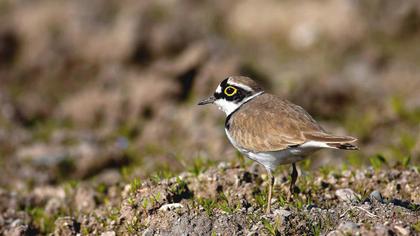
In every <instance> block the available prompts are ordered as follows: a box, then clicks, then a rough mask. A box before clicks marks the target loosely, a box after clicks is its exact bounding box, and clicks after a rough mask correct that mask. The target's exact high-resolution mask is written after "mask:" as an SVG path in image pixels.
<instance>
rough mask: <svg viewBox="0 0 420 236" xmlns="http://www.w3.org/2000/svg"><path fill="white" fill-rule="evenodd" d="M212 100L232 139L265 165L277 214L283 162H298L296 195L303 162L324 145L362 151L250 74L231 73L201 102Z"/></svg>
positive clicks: (294, 175) (293, 179) (351, 139)
mask: <svg viewBox="0 0 420 236" xmlns="http://www.w3.org/2000/svg"><path fill="white" fill-rule="evenodd" d="M206 104H215V105H216V106H217V107H218V108H219V109H220V110H222V111H223V112H224V113H225V114H226V120H225V127H224V128H225V133H226V135H227V137H228V139H229V141H230V143H231V144H232V145H233V146H234V147H235V148H236V149H237V150H238V151H239V152H240V153H242V154H243V155H244V156H246V157H248V158H250V159H251V160H253V161H256V162H257V163H259V164H261V165H262V166H264V167H265V169H266V171H267V175H268V177H269V185H268V196H267V208H266V213H267V214H269V213H270V212H271V198H272V192H273V185H274V176H273V172H274V170H275V169H276V168H277V167H278V166H279V165H286V164H292V173H291V182H290V188H289V190H290V191H289V193H288V195H289V199H291V198H292V196H293V194H294V190H295V184H296V180H297V177H298V172H297V169H296V163H297V162H299V161H302V160H304V159H305V158H306V157H307V156H308V155H309V154H311V153H313V152H315V151H318V150H320V149H343V150H358V147H357V146H356V145H355V144H352V143H354V142H356V141H357V138H354V137H351V136H339V135H333V134H330V133H328V132H327V131H325V130H324V129H323V128H322V127H321V125H319V124H318V123H317V122H316V121H315V120H314V118H312V116H311V115H310V114H309V113H308V112H306V111H305V110H304V109H303V108H302V107H301V106H298V105H296V104H293V103H292V102H290V101H288V100H287V99H283V98H281V97H279V96H276V95H273V94H270V93H268V92H265V91H264V90H263V88H262V87H261V86H260V85H259V84H258V83H257V82H256V81H254V80H253V79H251V78H249V77H245V76H229V77H227V78H226V79H224V80H223V81H222V82H220V84H219V85H218V86H217V88H216V90H215V92H214V93H213V95H211V96H210V97H208V98H206V99H203V100H201V101H200V102H199V103H198V105H206ZM291 200H292V199H291Z"/></svg>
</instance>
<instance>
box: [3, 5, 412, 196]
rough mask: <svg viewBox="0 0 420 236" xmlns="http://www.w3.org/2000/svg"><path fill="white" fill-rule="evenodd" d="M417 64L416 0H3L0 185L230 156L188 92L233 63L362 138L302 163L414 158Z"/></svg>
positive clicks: (215, 124)
mask: <svg viewBox="0 0 420 236" xmlns="http://www.w3.org/2000/svg"><path fill="white" fill-rule="evenodd" d="M419 65H420V2H419V1H417V0H406V1H392V0H373V1H356V0H339V1H334V0H323V1H274V0H271V1H264V2H261V1H252V0H249V1H221V0H217V1H193V0H189V1H187V0H185V1H168V0H157V1H146V0H143V1H135V0H122V1H121V0H114V1H99V0H90V1H84V0H73V1H57V0H50V1H47V0H44V1H40V0H37V1H24V0H21V1H14V0H0V185H3V186H9V187H10V186H13V187H14V188H21V187H23V186H27V185H28V184H29V185H30V186H32V185H37V184H42V183H57V182H60V181H63V180H68V179H71V178H78V179H84V178H90V177H98V176H99V177H100V176H104V175H105V176H107V175H108V176H111V177H112V176H120V175H126V174H128V175H136V176H150V175H151V174H153V173H156V172H161V173H162V172H178V171H183V170H189V169H191V168H196V167H197V168H198V167H200V166H202V165H204V164H203V163H205V164H211V163H214V162H216V163H217V162H218V161H222V160H223V161H240V160H241V159H240V158H239V157H238V155H237V154H235V151H234V149H233V148H232V147H231V145H230V144H229V143H228V140H227V139H226V137H225V134H224V131H223V122H224V114H222V113H221V112H219V111H217V109H216V108H215V107H212V108H210V107H206V108H202V107H197V106H196V102H197V100H198V99H199V98H202V97H205V96H207V95H209V94H210V93H212V92H213V90H214V89H215V87H216V86H217V84H218V83H219V82H220V81H221V80H222V79H224V78H225V77H227V76H228V75H233V74H235V75H236V74H240V75H246V76H250V77H252V78H254V79H257V80H258V81H259V82H261V83H262V84H263V85H264V86H265V87H266V88H267V90H269V91H270V92H273V93H276V94H278V95H280V96H283V97H285V98H288V99H290V100H292V101H293V102H295V103H297V104H299V105H301V106H303V107H304V108H305V109H307V110H308V111H309V112H310V113H311V114H312V115H313V116H314V117H315V118H316V119H317V120H319V121H320V122H321V123H322V125H323V126H324V127H325V128H326V129H327V130H329V131H331V132H334V133H338V134H349V135H354V136H356V137H359V140H360V142H359V145H360V146H361V151H360V152H357V153H352V154H350V153H336V152H320V153H318V157H314V159H311V160H316V161H312V162H308V163H306V164H307V165H309V166H312V167H314V168H316V167H319V166H322V165H325V164H326V163H330V164H338V165H339V166H340V165H345V166H349V167H355V168H359V167H362V166H365V165H374V164H375V163H376V164H377V163H378V161H379V162H381V163H382V164H384V165H389V166H394V165H396V164H397V165H398V164H400V165H415V164H417V165H418V164H419V162H420V160H419V159H420V142H419V135H420V125H419V124H420V67H419Z"/></svg>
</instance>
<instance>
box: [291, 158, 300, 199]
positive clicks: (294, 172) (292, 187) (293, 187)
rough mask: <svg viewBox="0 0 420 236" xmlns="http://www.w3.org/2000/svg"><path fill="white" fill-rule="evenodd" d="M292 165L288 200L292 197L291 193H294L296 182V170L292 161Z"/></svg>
mask: <svg viewBox="0 0 420 236" xmlns="http://www.w3.org/2000/svg"><path fill="white" fill-rule="evenodd" d="M292 167H293V170H292V180H291V182H290V189H289V190H290V195H289V196H290V197H289V199H290V200H292V198H293V194H294V192H295V183H296V180H297V177H298V172H297V170H296V163H293V164H292Z"/></svg>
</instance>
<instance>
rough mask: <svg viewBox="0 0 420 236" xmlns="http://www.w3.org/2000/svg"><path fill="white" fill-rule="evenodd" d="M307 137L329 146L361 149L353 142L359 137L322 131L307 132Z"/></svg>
mask: <svg viewBox="0 0 420 236" xmlns="http://www.w3.org/2000/svg"><path fill="white" fill-rule="evenodd" d="M304 135H305V138H307V139H309V140H313V141H318V142H323V143H325V144H326V145H327V146H329V147H331V148H336V149H343V150H359V148H358V147H357V146H356V145H354V144H351V143H353V142H356V141H357V138H354V137H351V136H336V135H331V134H327V133H321V132H311V133H305V134H304Z"/></svg>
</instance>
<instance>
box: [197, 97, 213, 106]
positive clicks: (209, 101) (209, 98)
mask: <svg viewBox="0 0 420 236" xmlns="http://www.w3.org/2000/svg"><path fill="white" fill-rule="evenodd" d="M215 100H216V98H215V97H214V96H210V97H208V98H206V99H204V100H201V101H200V102H199V103H198V105H206V104H209V103H213V102H214V101H215Z"/></svg>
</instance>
